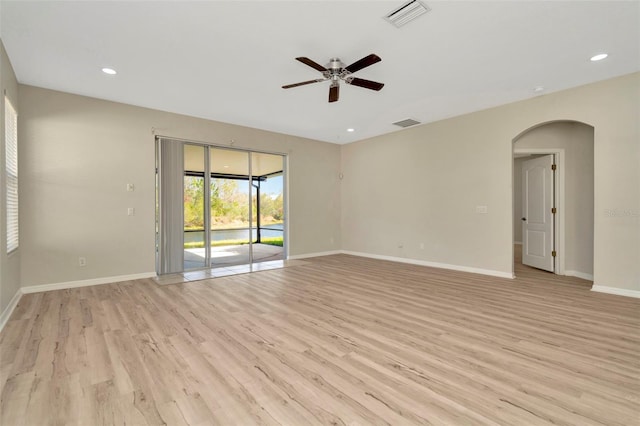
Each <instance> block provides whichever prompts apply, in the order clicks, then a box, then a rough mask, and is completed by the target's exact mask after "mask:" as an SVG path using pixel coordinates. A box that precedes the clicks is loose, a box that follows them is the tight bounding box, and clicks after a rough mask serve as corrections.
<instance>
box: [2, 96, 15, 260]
mask: <svg viewBox="0 0 640 426" xmlns="http://www.w3.org/2000/svg"><path fill="white" fill-rule="evenodd" d="M4 112H5V116H4V117H5V119H4V120H5V121H4V132H5V150H6V151H5V161H6V170H7V171H6V173H7V180H6V182H7V253H11V252H12V251H14V250H16V249H17V248H18V240H19V238H18V114H17V113H16V110H15V109H14V108H13V105H11V102H9V99H7V97H6V96H5V98H4Z"/></svg>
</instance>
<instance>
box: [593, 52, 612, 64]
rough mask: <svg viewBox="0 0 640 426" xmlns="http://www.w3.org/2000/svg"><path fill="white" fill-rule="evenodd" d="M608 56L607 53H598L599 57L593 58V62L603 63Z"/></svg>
mask: <svg viewBox="0 0 640 426" xmlns="http://www.w3.org/2000/svg"><path fill="white" fill-rule="evenodd" d="M607 56H609V55H607V54H606V53H598V54H597V55H595V56H592V57H591V62H597V61H601V60H603V59H605V58H606V57H607Z"/></svg>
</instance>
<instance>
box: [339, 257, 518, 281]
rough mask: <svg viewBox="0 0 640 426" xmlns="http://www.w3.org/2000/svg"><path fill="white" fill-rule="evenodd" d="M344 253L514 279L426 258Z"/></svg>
mask: <svg viewBox="0 0 640 426" xmlns="http://www.w3.org/2000/svg"><path fill="white" fill-rule="evenodd" d="M342 253H343V254H350V255H352V256H360V257H368V258H371V259H380V260H389V261H391V262H400V263H409V264H411V265H420V266H429V267H431V268H440V269H450V270H453V271H460V272H471V273H473V274H481V275H490V276H492V277H500V278H509V279H513V278H514V276H513V274H512V273H511V272H502V271H494V270H491V269H481V268H473V267H470V266H460V265H451V264H448V263H438V262H429V261H426V260H417V259H407V258H404V257H394V256H384V255H379V254H371V253H361V252H356V251H348V250H342Z"/></svg>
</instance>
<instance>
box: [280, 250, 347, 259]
mask: <svg viewBox="0 0 640 426" xmlns="http://www.w3.org/2000/svg"><path fill="white" fill-rule="evenodd" d="M341 253H342V251H341V250H332V251H321V252H318V253H307V254H295V255H293V256H289V257H288V259H291V260H295V259H307V258H309V257H319V256H330V255H332V254H341Z"/></svg>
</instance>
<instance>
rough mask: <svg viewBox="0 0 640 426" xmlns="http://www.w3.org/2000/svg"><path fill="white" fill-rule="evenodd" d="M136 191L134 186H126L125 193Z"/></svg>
mask: <svg viewBox="0 0 640 426" xmlns="http://www.w3.org/2000/svg"><path fill="white" fill-rule="evenodd" d="M135 189H136V187H135V185H134V184H132V183H128V184H127V192H133V191H134V190H135Z"/></svg>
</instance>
